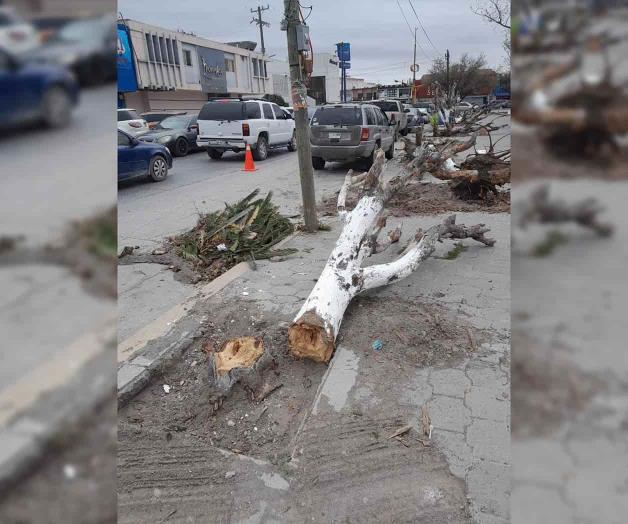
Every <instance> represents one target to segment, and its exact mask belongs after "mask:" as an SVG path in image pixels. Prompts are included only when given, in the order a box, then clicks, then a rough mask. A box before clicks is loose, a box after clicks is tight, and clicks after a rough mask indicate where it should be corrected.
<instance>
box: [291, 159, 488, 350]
mask: <svg viewBox="0 0 628 524" xmlns="http://www.w3.org/2000/svg"><path fill="white" fill-rule="evenodd" d="M420 158H422V156H420ZM384 164H385V159H384V153H383V151H381V150H380V151H379V153H378V156H377V160H376V162H375V164H374V165H373V167H372V168H371V170H370V171H369V173H368V175H366V176H363V175H359V176H358V177H353V178H352V177H351V173H348V174H347V177H346V178H345V184H344V185H343V187H342V189H341V190H340V193H339V198H338V211H339V215H340V216H341V218H342V219H343V221H344V228H343V230H342V233H341V234H340V237H339V238H338V240H337V242H336V246H335V247H334V250H333V251H332V253H331V255H330V256H329V258H328V260H327V264H326V265H325V268H324V269H323V272H322V273H321V276H320V277H319V279H318V281H317V282H316V285H315V286H314V289H313V290H312V292H311V293H310V295H309V297H308V298H307V299H306V301H305V303H304V304H303V306H302V307H301V309H300V310H299V313H298V314H297V316H296V318H295V319H294V322H293V324H292V326H291V327H290V329H289V330H288V342H289V346H290V351H291V352H292V353H293V354H294V355H295V356H297V357H301V358H310V359H312V360H316V361H319V362H327V361H329V359H330V358H331V356H332V354H333V351H334V344H335V340H336V337H337V335H338V331H339V329H340V324H341V322H342V319H343V317H344V313H345V310H346V309H347V306H348V305H349V303H350V302H351V300H352V299H353V297H355V296H356V295H357V294H359V293H360V292H362V291H364V290H367V289H372V288H374V287H378V286H383V285H386V284H389V283H391V282H393V281H396V280H400V279H402V278H405V277H407V276H408V275H410V274H411V273H412V272H413V271H414V270H415V269H416V268H417V267H418V265H419V263H420V262H421V261H422V260H424V259H425V258H427V257H428V256H429V255H430V254H431V253H432V252H433V251H434V248H435V245H436V242H437V241H438V240H440V239H442V238H468V237H471V238H474V239H475V240H478V241H480V242H483V243H485V244H487V245H493V243H494V241H493V240H491V239H487V238H485V237H484V233H485V232H487V231H488V229H486V228H485V227H484V226H483V225H482V224H480V225H478V226H473V227H471V228H466V227H465V226H458V225H456V224H455V216H451V217H449V218H448V219H447V220H445V222H443V223H442V224H439V225H436V226H433V227H432V228H430V229H429V230H428V231H427V232H426V233H425V235H423V234H422V233H417V236H416V237H415V241H414V243H413V244H412V245H411V246H409V247H408V248H407V249H406V253H405V255H403V256H401V257H400V258H399V259H397V260H395V261H393V262H391V263H389V264H379V265H376V266H371V267H367V268H362V264H363V262H364V260H365V259H366V258H367V257H369V256H370V255H371V254H372V253H373V252H375V251H376V249H377V247H378V244H377V235H378V234H379V233H380V232H381V230H382V229H383V227H384V226H385V218H384V217H383V212H384V206H385V203H386V201H387V200H388V198H390V196H392V194H393V193H394V192H395V190H397V189H399V188H400V187H402V185H403V181H404V180H407V179H408V178H409V177H410V176H411V174H412V171H406V172H405V173H404V170H405V167H403V168H402V173H403V174H402V175H401V176H398V177H396V178H393V180H392V181H391V183H390V184H387V185H386V186H384V184H382V181H381V173H382V171H383V167H384ZM411 164H412V161H411V162H410V163H409V164H407V165H411ZM407 165H406V166H407ZM352 180H353V181H355V180H359V181H363V182H364V184H365V185H367V186H368V188H369V189H370V190H371V191H370V193H369V194H367V195H365V196H363V197H362V198H361V199H360V200H359V201H358V203H357V205H356V206H355V208H354V209H353V210H352V211H350V212H348V211H346V209H345V200H346V195H347V191H348V189H349V187H350V186H351V184H352ZM399 236H400V231H396V232H392V233H389V242H388V243H392V242H396V241H397V240H398V239H399Z"/></svg>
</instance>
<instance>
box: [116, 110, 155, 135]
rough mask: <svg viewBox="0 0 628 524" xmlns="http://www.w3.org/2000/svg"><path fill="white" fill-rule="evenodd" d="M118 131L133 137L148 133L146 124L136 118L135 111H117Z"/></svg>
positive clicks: (141, 119)
mask: <svg viewBox="0 0 628 524" xmlns="http://www.w3.org/2000/svg"><path fill="white" fill-rule="evenodd" d="M118 129H120V130H122V131H124V132H125V133H128V134H129V135H133V136H139V135H143V134H144V133H148V131H149V129H148V123H147V122H146V120H144V119H143V118H140V117H139V116H138V114H137V112H136V111H135V109H118Z"/></svg>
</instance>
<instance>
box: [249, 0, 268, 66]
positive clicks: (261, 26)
mask: <svg viewBox="0 0 628 524" xmlns="http://www.w3.org/2000/svg"><path fill="white" fill-rule="evenodd" d="M268 9H270V6H268V5H267V6H266V7H262V6H260V5H258V6H257V9H251V13H257V18H255V17H253V20H251V23H255V24H257V25H258V26H259V38H260V40H261V42H260V43H261V44H262V54H263V55H265V54H266V47H265V46H264V26H266V27H270V24H269V23H268V22H264V20H263V19H262V12H263V11H267V10H268Z"/></svg>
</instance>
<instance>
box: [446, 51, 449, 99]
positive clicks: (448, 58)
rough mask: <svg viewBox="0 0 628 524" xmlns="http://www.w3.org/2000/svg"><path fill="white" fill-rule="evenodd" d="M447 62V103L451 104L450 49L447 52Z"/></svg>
mask: <svg viewBox="0 0 628 524" xmlns="http://www.w3.org/2000/svg"><path fill="white" fill-rule="evenodd" d="M445 62H446V63H447V103H448V104H449V103H450V101H449V49H447V51H446V52H445Z"/></svg>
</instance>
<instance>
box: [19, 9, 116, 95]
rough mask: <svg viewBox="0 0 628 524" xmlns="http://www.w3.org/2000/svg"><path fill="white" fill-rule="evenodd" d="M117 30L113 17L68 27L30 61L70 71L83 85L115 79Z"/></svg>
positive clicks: (58, 32) (81, 22)
mask: <svg viewBox="0 0 628 524" xmlns="http://www.w3.org/2000/svg"><path fill="white" fill-rule="evenodd" d="M116 41H117V36H116V26H115V19H114V18H112V17H110V16H100V17H96V18H85V19H81V20H74V21H72V22H69V23H67V24H66V25H65V26H63V27H62V28H61V29H60V30H59V31H57V32H56V33H55V34H54V35H52V36H50V38H49V39H48V41H47V42H46V45H44V46H41V47H39V48H37V49H35V50H33V51H30V52H29V53H28V55H27V57H28V59H30V60H36V61H39V62H46V63H52V64H56V65H60V66H64V67H68V68H70V69H71V70H72V71H74V73H75V74H76V76H77V78H78V80H79V82H80V83H81V84H82V85H95V84H101V83H103V82H108V81H113V80H115V79H116V52H115V50H116Z"/></svg>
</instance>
